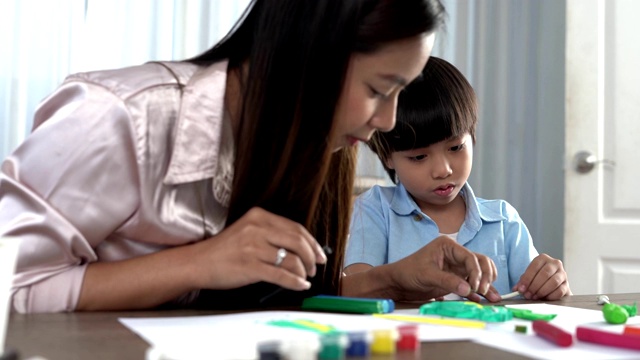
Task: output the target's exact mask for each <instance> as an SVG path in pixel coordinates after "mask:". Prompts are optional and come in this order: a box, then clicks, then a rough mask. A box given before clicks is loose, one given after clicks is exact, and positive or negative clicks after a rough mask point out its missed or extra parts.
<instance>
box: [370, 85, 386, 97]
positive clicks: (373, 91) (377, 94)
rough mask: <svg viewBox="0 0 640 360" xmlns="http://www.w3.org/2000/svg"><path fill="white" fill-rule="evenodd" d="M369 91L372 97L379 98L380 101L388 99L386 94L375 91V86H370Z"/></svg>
mask: <svg viewBox="0 0 640 360" xmlns="http://www.w3.org/2000/svg"><path fill="white" fill-rule="evenodd" d="M369 90H370V91H371V95H373V97H377V98H380V99H386V98H387V95H386V94H383V93H381V92H380V91H378V90H376V89H374V88H373V86H369Z"/></svg>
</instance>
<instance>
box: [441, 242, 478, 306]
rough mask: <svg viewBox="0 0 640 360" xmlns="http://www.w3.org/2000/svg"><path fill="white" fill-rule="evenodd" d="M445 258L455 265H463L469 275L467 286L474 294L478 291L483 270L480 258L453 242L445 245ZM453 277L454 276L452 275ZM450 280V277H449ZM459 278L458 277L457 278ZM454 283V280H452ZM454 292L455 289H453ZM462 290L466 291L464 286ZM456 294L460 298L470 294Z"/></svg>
mask: <svg viewBox="0 0 640 360" xmlns="http://www.w3.org/2000/svg"><path fill="white" fill-rule="evenodd" d="M444 250H445V252H444V253H445V257H446V258H447V260H448V261H449V262H450V263H451V264H454V265H463V266H464V270H465V273H466V274H467V282H465V283H467V285H469V286H470V290H471V291H473V292H477V291H478V287H479V286H480V281H481V279H482V268H481V267H480V264H479V263H478V258H477V256H476V254H474V253H473V252H471V251H469V250H468V249H466V248H465V247H464V246H462V245H459V244H458V243H455V242H453V241H447V242H446V243H444ZM452 275H453V274H452ZM447 278H450V277H447ZM456 278H457V277H456ZM451 281H453V280H451ZM457 286H462V284H459V283H458V284H457V285H456V287H457ZM451 290H452V292H456V291H453V289H451ZM460 290H464V286H463V287H461V288H460ZM456 294H458V295H460V296H465V297H466V296H467V295H468V294H466V295H465V294H460V293H458V292H456Z"/></svg>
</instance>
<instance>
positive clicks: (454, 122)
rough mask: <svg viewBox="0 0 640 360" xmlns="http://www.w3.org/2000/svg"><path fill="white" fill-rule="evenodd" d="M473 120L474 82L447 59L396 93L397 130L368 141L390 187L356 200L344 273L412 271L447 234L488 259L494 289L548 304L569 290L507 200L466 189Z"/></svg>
mask: <svg viewBox="0 0 640 360" xmlns="http://www.w3.org/2000/svg"><path fill="white" fill-rule="evenodd" d="M476 122H477V100H476V96H475V92H474V91H473V88H472V87H471V85H470V84H469V82H468V81H467V80H466V79H465V78H464V76H463V75H462V73H460V71H458V70H457V69H456V68H455V67H454V66H453V65H451V64H450V63H448V62H447V61H445V60H442V59H439V58H437V57H433V56H432V57H431V58H430V59H429V61H428V62H427V65H426V67H425V69H424V70H423V73H422V76H421V77H420V78H418V79H417V80H415V81H414V82H413V83H411V84H409V86H408V87H407V88H406V89H405V90H404V91H403V92H402V93H401V95H400V97H399V100H398V114H397V124H396V126H395V128H394V129H393V130H392V131H390V132H387V133H381V132H378V133H376V134H375V135H374V137H373V138H372V139H371V141H369V143H368V145H369V147H370V148H371V149H372V150H373V151H374V152H375V153H376V154H377V155H378V157H379V158H380V160H381V161H382V164H383V166H384V168H385V170H386V171H387V173H388V174H389V176H390V177H391V179H392V181H393V182H394V183H396V186H390V187H380V186H375V187H373V188H372V189H370V190H368V191H367V192H365V193H364V194H362V195H361V196H360V197H358V199H357V200H356V202H355V205H354V211H353V214H352V221H351V230H350V231H351V234H350V238H349V242H348V244H347V250H346V258H345V274H346V275H347V276H349V275H350V274H355V273H359V272H362V271H368V270H370V269H372V268H373V267H379V266H389V265H385V264H393V265H394V266H397V267H400V268H401V267H403V266H404V268H403V269H402V270H403V271H404V272H405V273H404V274H406V275H407V276H410V275H411V271H412V270H413V268H415V266H412V265H411V264H415V261H416V259H415V258H414V259H411V257H412V256H413V257H415V256H419V255H420V254H419V250H420V249H421V248H422V247H424V246H425V245H426V244H428V243H429V242H431V241H433V240H434V239H436V238H438V237H439V236H442V235H446V236H448V237H449V238H451V241H457V242H458V243H459V244H461V245H463V246H464V247H466V248H467V249H469V250H471V251H473V252H476V253H481V254H483V255H486V256H488V257H490V258H491V259H492V260H493V262H494V263H495V266H496V270H497V274H498V277H497V280H496V281H495V282H494V283H493V286H494V287H495V289H496V290H497V291H498V292H499V293H500V294H503V295H504V294H506V293H509V292H512V291H519V292H520V293H521V294H522V296H524V297H525V298H527V299H546V300H555V299H559V298H561V297H563V296H565V295H568V294H570V293H571V292H570V289H569V283H568V280H567V274H566V272H565V271H564V268H563V266H562V262H561V261H560V260H557V259H554V258H551V257H550V256H548V255H546V254H541V255H538V252H537V251H536V249H535V248H534V246H533V242H532V240H531V235H530V234H529V231H528V230H527V227H526V226H525V224H524V222H523V221H522V219H521V218H520V216H519V215H518V212H517V211H516V210H515V209H514V208H513V207H512V206H511V205H509V203H507V202H506V201H504V200H485V199H481V198H476V197H475V195H474V194H473V191H472V190H471V187H470V186H469V184H468V183H467V179H468V178H469V174H470V172H471V167H472V158H473V145H474V144H475V130H476ZM395 273H401V272H398V271H395ZM388 285H389V286H391V287H392V286H393V284H392V283H390V284H388ZM477 290H478V293H479V294H485V293H486V292H487V290H488V289H477ZM414 300H415V299H414Z"/></svg>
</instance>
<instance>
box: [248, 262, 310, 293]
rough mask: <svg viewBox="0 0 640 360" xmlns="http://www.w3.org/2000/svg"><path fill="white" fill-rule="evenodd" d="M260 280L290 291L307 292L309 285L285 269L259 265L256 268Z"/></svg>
mask: <svg viewBox="0 0 640 360" xmlns="http://www.w3.org/2000/svg"><path fill="white" fill-rule="evenodd" d="M257 270H258V273H259V274H260V280H261V281H265V282H269V283H272V284H276V285H278V286H280V287H283V288H285V289H290V290H307V289H309V288H310V287H311V283H310V282H309V281H307V280H306V278H304V277H300V276H297V275H295V274H293V273H292V272H290V271H288V270H287V269H285V268H281V267H275V266H273V265H268V264H264V263H261V264H260V265H259V267H258V269H257Z"/></svg>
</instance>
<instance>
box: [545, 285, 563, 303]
mask: <svg viewBox="0 0 640 360" xmlns="http://www.w3.org/2000/svg"><path fill="white" fill-rule="evenodd" d="M565 295H569V284H568V283H566V282H564V283H562V284H560V286H558V287H557V288H555V289H554V290H553V291H552V292H551V293H549V294H548V295H547V296H546V297H545V298H546V300H559V299H562V298H563V297H564V296H565Z"/></svg>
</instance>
